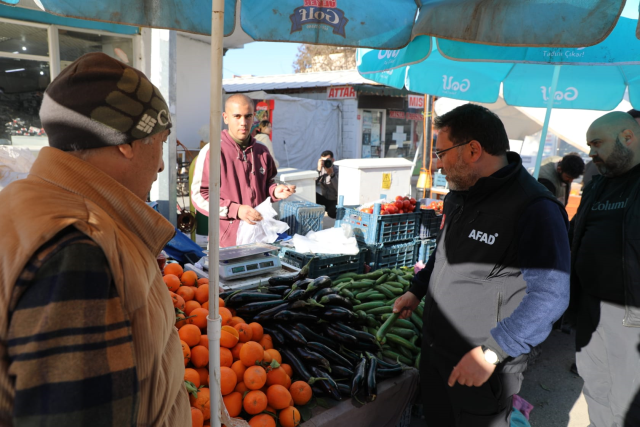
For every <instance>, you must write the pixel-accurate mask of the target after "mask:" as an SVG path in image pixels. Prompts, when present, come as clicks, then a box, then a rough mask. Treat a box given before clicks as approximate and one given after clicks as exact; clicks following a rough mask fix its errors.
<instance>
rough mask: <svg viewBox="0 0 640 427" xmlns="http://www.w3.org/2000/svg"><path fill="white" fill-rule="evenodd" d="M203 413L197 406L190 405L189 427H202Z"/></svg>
mask: <svg viewBox="0 0 640 427" xmlns="http://www.w3.org/2000/svg"><path fill="white" fill-rule="evenodd" d="M203 426H204V414H203V413H202V411H201V410H200V409H198V408H194V407H191V427H203Z"/></svg>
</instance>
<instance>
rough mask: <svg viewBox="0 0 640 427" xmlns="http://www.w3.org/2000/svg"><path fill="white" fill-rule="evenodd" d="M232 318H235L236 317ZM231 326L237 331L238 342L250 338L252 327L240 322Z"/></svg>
mask: <svg viewBox="0 0 640 427" xmlns="http://www.w3.org/2000/svg"><path fill="white" fill-rule="evenodd" d="M233 319H236V317H234V318H233ZM233 327H234V328H236V330H237V331H238V334H239V336H240V342H247V341H250V340H251V336H252V335H253V329H251V326H249V325H247V324H246V323H244V322H242V323H238V324H236V325H234V326H233Z"/></svg>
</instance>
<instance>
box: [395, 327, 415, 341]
mask: <svg viewBox="0 0 640 427" xmlns="http://www.w3.org/2000/svg"><path fill="white" fill-rule="evenodd" d="M387 333H389V334H393V335H397V336H399V337H402V338H404V339H406V340H410V339H411V338H413V337H417V336H418V334H417V333H416V332H415V331H414V330H413V329H406V328H397V327H395V328H394V327H391V328H389V329H388V330H387Z"/></svg>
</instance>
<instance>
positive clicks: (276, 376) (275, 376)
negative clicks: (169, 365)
mask: <svg viewBox="0 0 640 427" xmlns="http://www.w3.org/2000/svg"><path fill="white" fill-rule="evenodd" d="M191 359H192V360H193V356H192V357H191ZM287 377H289V375H287V373H286V372H285V371H284V369H282V368H276V369H271V370H270V371H269V373H268V374H267V385H268V386H269V387H271V386H272V385H274V384H280V385H281V386H283V387H287Z"/></svg>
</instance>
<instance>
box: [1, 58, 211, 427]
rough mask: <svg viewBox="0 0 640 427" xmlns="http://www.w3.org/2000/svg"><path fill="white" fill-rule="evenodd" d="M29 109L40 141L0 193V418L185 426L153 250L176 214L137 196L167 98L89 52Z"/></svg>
mask: <svg viewBox="0 0 640 427" xmlns="http://www.w3.org/2000/svg"><path fill="white" fill-rule="evenodd" d="M40 117H41V120H42V124H43V127H44V129H45V131H46V133H47V136H48V137H49V145H50V147H45V148H43V149H42V150H41V152H40V154H39V155H38V158H37V160H36V162H35V163H34V165H33V167H32V169H31V172H30V174H29V176H28V177H27V178H26V179H23V180H19V181H15V182H13V183H12V184H10V185H9V186H7V187H6V188H5V189H4V190H3V191H2V192H0V206H3V209H2V210H0V221H2V223H3V224H5V225H6V230H5V232H3V233H1V234H0V247H2V248H3V256H2V257H0V353H1V354H2V358H1V359H0V360H1V362H0V425H23V424H30V425H45V424H46V425H61V426H62V425H64V426H84V425H93V424H96V425H97V424H99V425H105V426H114V427H115V426H126V425H129V426H135V425H153V426H178V427H182V426H190V425H191V409H190V404H189V398H188V395H187V392H186V390H185V388H184V384H183V377H184V366H185V364H184V356H183V352H182V347H181V344H180V338H179V336H178V332H177V329H176V328H175V327H174V323H175V309H174V306H173V304H172V301H171V298H170V296H169V294H168V292H167V288H166V285H165V283H164V281H163V279H162V275H161V272H160V270H159V269H158V264H157V262H156V256H157V255H158V253H159V252H160V251H161V250H162V248H163V247H164V245H165V244H166V243H167V242H168V241H169V240H170V239H171V238H172V237H173V234H174V226H173V225H172V224H170V223H169V222H168V221H166V220H165V219H164V218H163V217H162V216H161V215H160V214H158V213H157V212H156V211H154V210H153V209H151V208H149V207H148V206H147V205H146V203H145V200H146V196H147V194H148V193H149V190H150V188H151V185H152V183H153V181H155V179H156V178H157V174H158V172H159V171H162V169H163V168H164V164H163V160H162V151H163V144H164V142H165V140H166V138H167V136H168V135H169V132H170V128H171V117H170V115H169V108H168V106H167V103H166V102H165V100H164V99H163V97H162V95H161V94H160V92H159V91H158V89H157V88H156V87H155V86H154V85H153V84H152V83H151V82H150V81H149V80H148V79H147V78H146V76H145V75H144V74H143V73H141V72H140V71H138V70H136V69H134V68H132V67H130V66H128V65H126V64H123V63H121V62H119V61H117V60H115V59H113V58H111V57H109V56H107V55H105V54H103V53H90V54H87V55H84V56H82V57H81V58H79V59H78V60H77V61H75V62H74V63H72V64H71V65H69V66H68V67H67V68H66V69H65V70H63V71H62V73H60V75H59V76H58V77H57V78H56V79H55V80H54V81H53V82H52V83H51V84H50V85H49V87H48V88H47V90H46V92H45V95H44V99H43V102H42V107H41V110H40ZM205 416H207V417H208V414H205Z"/></svg>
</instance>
